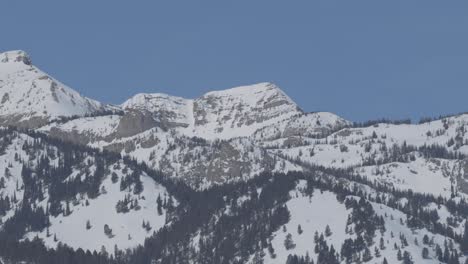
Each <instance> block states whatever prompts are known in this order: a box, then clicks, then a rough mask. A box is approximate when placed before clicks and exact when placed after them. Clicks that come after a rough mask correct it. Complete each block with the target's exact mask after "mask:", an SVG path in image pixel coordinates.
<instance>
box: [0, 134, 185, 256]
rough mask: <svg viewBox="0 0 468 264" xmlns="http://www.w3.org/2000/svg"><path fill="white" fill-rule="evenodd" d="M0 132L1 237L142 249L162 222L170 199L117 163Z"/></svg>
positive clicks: (158, 187) (31, 137) (159, 187)
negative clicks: (4, 232)
mask: <svg viewBox="0 0 468 264" xmlns="http://www.w3.org/2000/svg"><path fill="white" fill-rule="evenodd" d="M0 133H1V136H2V137H1V138H0V146H1V147H0V171H2V172H4V173H3V174H2V176H1V177H0V229H2V228H4V229H5V230H9V231H7V232H8V237H10V238H19V239H30V240H32V239H34V238H36V237H38V238H40V239H42V240H43V241H44V243H45V245H46V246H48V247H52V248H55V247H56V246H57V244H58V243H61V244H66V245H68V246H70V247H72V248H74V249H79V248H81V249H84V250H90V251H101V250H102V249H103V248H104V249H105V250H106V251H108V252H113V251H114V248H115V247H116V246H117V248H119V249H124V250H125V249H128V248H134V247H136V246H137V245H141V244H143V242H144V239H145V238H146V237H150V236H151V235H153V232H156V231H158V230H159V229H160V228H161V227H163V226H165V225H166V224H169V223H170V216H169V215H168V211H171V210H173V209H174V208H175V206H176V205H177V201H176V200H175V199H174V198H173V197H172V196H171V195H170V194H169V193H168V191H167V190H166V189H165V188H164V187H163V186H162V185H161V184H158V183H156V182H155V181H154V179H152V178H150V177H149V176H148V175H147V174H145V173H144V172H142V171H140V170H139V169H138V168H134V167H133V166H131V165H129V164H126V163H125V162H124V161H123V160H120V159H118V158H117V157H105V156H102V155H99V154H96V153H93V152H89V150H79V149H78V150H72V149H73V146H70V145H66V144H65V145H64V144H61V143H57V142H53V141H47V140H45V139H42V138H38V137H34V135H26V134H21V133H16V132H9V131H0ZM132 167H133V168H132ZM31 214H32V216H33V217H28V215H31ZM23 221H24V222H23ZM106 226H107V228H106ZM13 227H15V228H13ZM106 229H107V230H106Z"/></svg>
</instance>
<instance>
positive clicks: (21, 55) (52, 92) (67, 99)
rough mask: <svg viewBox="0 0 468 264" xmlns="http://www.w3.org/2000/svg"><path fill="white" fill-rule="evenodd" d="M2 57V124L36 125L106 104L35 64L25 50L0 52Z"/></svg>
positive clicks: (0, 105) (0, 78) (90, 110)
mask: <svg viewBox="0 0 468 264" xmlns="http://www.w3.org/2000/svg"><path fill="white" fill-rule="evenodd" d="M0 61H1V63H0V125H15V126H25V127H37V126H40V125H43V124H45V123H47V122H49V121H50V120H53V119H56V118H59V117H70V116H75V115H76V116H82V115H86V114H93V113H95V112H97V111H101V110H103V108H104V107H103V106H102V105H101V104H100V103H98V102H96V101H94V100H91V99H88V98H86V97H83V96H81V95H80V94H79V93H78V92H76V91H74V90H73V89H71V88H69V87H67V86H66V85H64V84H62V83H61V82H59V81H58V80H56V79H54V78H53V77H51V76H49V75H48V74H46V73H45V72H43V71H41V70H40V69H38V68H37V67H35V66H33V65H32V64H31V60H30V58H29V56H28V55H27V54H26V53H25V52H24V51H8V52H4V53H1V54H0Z"/></svg>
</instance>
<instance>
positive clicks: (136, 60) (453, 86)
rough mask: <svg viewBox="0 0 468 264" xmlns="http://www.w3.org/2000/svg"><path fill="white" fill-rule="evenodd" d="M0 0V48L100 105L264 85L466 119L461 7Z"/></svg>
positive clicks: (393, 112) (465, 10) (466, 39)
mask: <svg viewBox="0 0 468 264" xmlns="http://www.w3.org/2000/svg"><path fill="white" fill-rule="evenodd" d="M0 1H1V11H0V50H2V51H4V50H11V49H23V50H26V51H27V52H28V53H29V54H30V55H31V56H32V59H33V62H34V63H35V64H36V65H38V66H39V67H40V68H42V69H43V70H45V71H47V72H49V73H50V74H52V75H53V76H54V77H56V78H57V79H59V80H61V81H63V82H64V83H66V84H68V85H69V86H71V87H73V88H74V89H76V90H78V91H79V92H81V93H82V94H84V95H86V96H88V97H92V98H95V99H97V100H100V101H103V102H107V103H121V102H122V101H124V100H125V99H126V98H127V97H129V96H131V95H133V94H135V93H138V92H164V93H169V94H173V95H178V96H183V97H189V98H192V97H197V96H199V95H201V94H203V93H205V92H207V91H209V90H214V89H217V90H219V89H225V88H229V87H233V86H237V85H244V84H251V83H256V82H263V81H270V82H274V83H276V84H278V85H279V86H280V87H281V88H282V89H283V90H284V91H285V92H286V93H287V94H288V95H290V96H291V97H292V98H293V99H294V100H295V101H296V102H297V103H298V104H299V105H300V106H301V107H302V108H303V109H305V110H307V111H331V112H335V113H337V114H339V115H342V116H344V117H345V118H348V119H351V120H355V121H361V120H366V119H375V118H379V117H390V118H405V117H411V118H413V119H418V118H419V117H421V116H434V115H439V114H447V113H456V112H461V111H468V1H441V0H439V1H430V0H423V1H394V0H392V1H375V0H372V1H331V0H327V1H317V0H310V1H309V0H308V1H299V0H298V1H274V0H270V1H257V0H256V1H219V0H217V1H117V0H114V1H103V0H95V1H63V0H60V1H58V0H57V1H46V0H45V1H7V0H0ZM19 2H21V3H19Z"/></svg>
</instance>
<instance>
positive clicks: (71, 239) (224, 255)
mask: <svg viewBox="0 0 468 264" xmlns="http://www.w3.org/2000/svg"><path fill="white" fill-rule="evenodd" d="M0 99H1V104H0V172H3V175H2V174H0V238H2V239H3V240H2V241H8V242H5V243H13V244H8V246H9V247H13V248H15V249H18V248H21V246H25V247H31V246H32V245H35V246H37V244H34V243H38V244H40V245H45V249H44V250H46V251H47V250H51V249H54V250H56V251H53V252H52V253H50V254H49V253H47V254H44V255H47V256H48V257H44V256H42V255H37V254H40V253H34V254H32V253H31V254H30V257H31V259H27V258H25V257H24V256H23V255H21V254H16V255H15V254H13V253H11V252H10V253H9V254H10V255H8V254H6V255H5V253H2V251H1V249H4V248H5V247H6V246H5V245H6V244H2V242H1V241H0V263H1V261H3V262H6V263H9V262H12V263H14V262H15V261H16V262H19V261H30V262H34V261H37V258H38V257H43V259H41V260H40V261H39V263H64V260H63V258H62V257H63V255H67V254H69V255H67V257H68V259H67V261H68V263H119V264H120V263H289V264H292V263H300V264H303V263H306V264H310V263H312V261H311V260H313V261H314V262H313V263H327V264H328V263H362V262H368V263H399V262H403V263H460V262H463V261H465V257H464V255H463V254H462V252H463V253H468V229H465V228H464V227H465V223H466V220H465V219H467V218H468V209H467V208H468V206H467V204H468V203H467V202H466V199H467V198H468V197H467V196H468V162H467V159H466V158H465V157H466V156H467V155H468V147H467V146H468V135H467V133H466V132H467V126H468V115H467V114H460V115H454V116H449V117H445V118H439V119H436V120H429V121H425V122H421V123H419V124H414V123H408V122H403V123H402V122H393V123H392V122H368V123H365V124H361V125H358V124H353V123H352V122H350V121H348V120H345V119H343V118H341V117H339V116H337V115H335V114H333V113H330V112H313V113H306V112H304V111H303V110H301V108H300V107H299V106H298V105H297V104H296V103H295V102H294V101H293V100H292V99H291V98H290V97H288V96H287V95H286V93H285V92H284V91H282V90H281V89H280V88H279V87H278V86H276V85H274V84H271V83H259V84H254V85H249V86H241V87H234V88H230V89H226V90H220V91H213V92H209V93H206V94H204V95H201V96H200V97H198V98H193V99H185V98H181V97H176V96H170V95H166V94H160V93H147V94H137V95H135V96H133V97H132V98H130V99H128V100H127V101H125V102H124V103H123V104H121V105H119V106H108V105H104V104H102V103H99V102H96V101H94V100H91V99H88V98H85V97H82V96H80V95H79V94H78V93H77V92H76V91H74V90H72V89H71V88H69V87H66V86H65V85H63V84H61V83H60V82H59V81H57V80H55V79H53V78H52V77H50V76H48V75H47V74H45V73H43V72H42V71H40V70H39V69H37V68H36V67H34V66H33V65H32V64H31V59H30V58H29V57H28V56H27V55H26V54H25V53H24V52H22V51H11V52H5V53H1V54H0ZM10 126H12V127H10ZM7 127H8V128H7ZM15 127H19V128H20V129H18V128H15ZM21 128H33V130H22V129H21ZM327 226H328V227H327ZM91 240H92V241H91ZM18 241H21V243H19V244H15V243H17V242H18ZM31 241H32V242H31ZM22 243H23V244H22ZM30 243H31V244H30ZM12 245H14V246H12ZM64 245H66V246H64ZM86 250H89V254H88V253H87V252H85V251H86ZM93 251H96V253H94V252H93ZM15 252H16V251H15ZM18 252H19V251H18ZM38 252H43V251H40V250H39V251H38ZM47 252H49V251H47ZM64 252H67V253H64ZM70 252H74V253H70ZM98 252H99V253H98ZM35 254H36V255H35ZM54 254H55V255H54ZM70 254H71V255H70ZM109 256H112V258H109ZM2 257H3V260H2ZM33 257H34V258H33ZM75 258H76V259H77V261H75ZM71 259H73V261H72V260H71ZM67 261H65V262H67ZM74 261H75V262H74ZM384 261H387V262H384ZM408 261H412V262H408Z"/></svg>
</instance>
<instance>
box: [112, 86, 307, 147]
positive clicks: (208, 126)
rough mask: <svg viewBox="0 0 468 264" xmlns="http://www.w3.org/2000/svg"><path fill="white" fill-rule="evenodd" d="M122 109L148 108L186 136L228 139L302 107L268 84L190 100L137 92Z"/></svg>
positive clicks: (245, 133)
mask: <svg viewBox="0 0 468 264" xmlns="http://www.w3.org/2000/svg"><path fill="white" fill-rule="evenodd" d="M121 106H122V108H123V109H127V110H130V109H137V110H140V111H148V112H151V113H152V114H153V117H154V118H155V119H156V120H157V121H158V122H160V123H162V124H164V125H166V127H180V128H182V132H183V133H184V134H186V135H188V136H198V137H203V138H208V139H212V138H221V139H228V138H233V137H242V136H250V135H252V134H253V133H254V132H255V131H256V130H258V129H260V128H263V127H265V126H268V125H272V124H274V123H276V122H279V121H282V120H285V119H287V118H289V117H292V116H294V115H298V114H303V112H302V110H300V109H299V107H298V106H297V105H296V103H294V102H293V101H292V100H291V98H289V97H288V96H287V95H286V94H285V93H284V92H283V91H281V89H280V88H278V87H277V86H276V85H274V84H271V83H259V84H254V85H249V86H240V87H235V88H231V89H227V90H221V91H213V92H209V93H206V94H205V95H203V96H201V97H199V98H197V99H194V100H191V99H184V98H180V97H175V96H169V95H166V94H160V93H155V94H137V95H135V96H134V97H132V98H130V99H129V100H127V101H126V102H124V103H123V104H122V105H121Z"/></svg>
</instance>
